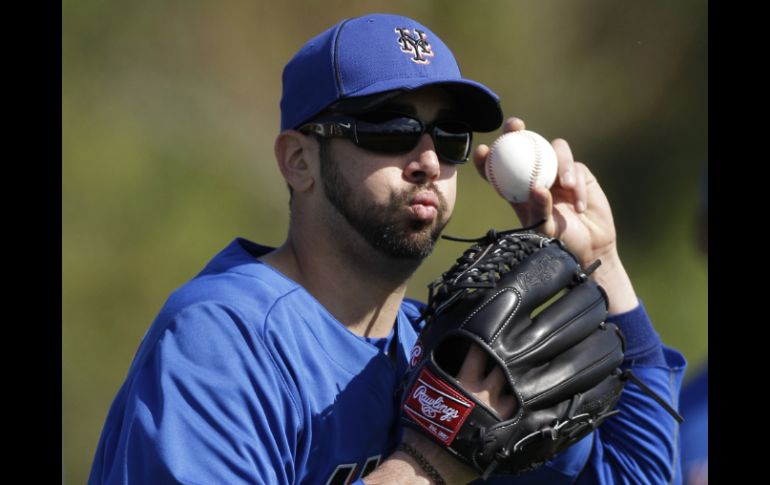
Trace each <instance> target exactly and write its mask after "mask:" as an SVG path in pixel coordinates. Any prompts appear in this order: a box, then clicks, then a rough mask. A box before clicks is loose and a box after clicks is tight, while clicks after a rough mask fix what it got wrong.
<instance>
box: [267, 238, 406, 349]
mask: <svg viewBox="0 0 770 485" xmlns="http://www.w3.org/2000/svg"><path fill="white" fill-rule="evenodd" d="M316 236H317V234H316ZM260 260H262V261H263V262H265V263H267V264H270V265H271V266H273V267H275V268H276V269H278V270H279V271H281V272H282V273H284V274H285V275H286V276H288V277H290V278H291V279H293V280H294V281H296V282H297V283H298V284H300V285H302V286H303V287H304V288H305V289H306V290H307V291H308V292H309V293H310V294H311V295H313V296H314V297H315V298H316V299H317V300H318V301H319V302H320V303H321V304H322V305H323V306H324V307H325V308H326V309H327V310H328V311H329V312H330V313H331V314H332V315H334V317H336V318H337V320H339V321H340V322H341V323H342V324H343V325H345V326H346V327H347V328H348V329H349V330H350V331H351V332H353V333H355V334H356V335H362V336H365V337H385V336H387V335H388V334H389V333H390V331H391V330H392V328H393V324H394V323H395V321H396V316H397V315H398V310H399V308H400V306H401V302H402V300H403V298H404V294H405V293H406V284H407V281H408V279H409V277H410V276H411V274H412V272H413V271H414V268H415V267H416V264H414V263H411V262H409V263H406V262H402V261H393V259H392V258H388V257H387V256H385V255H383V254H381V253H380V252H379V251H377V250H376V249H374V248H371V247H368V248H358V249H357V250H351V249H350V248H347V249H346V248H344V247H342V246H341V245H339V244H337V243H336V241H329V240H328V239H326V238H322V237H315V238H313V239H312V240H311V239H310V238H303V237H302V236H301V235H300V234H297V233H296V231H292V232H290V234H289V238H288V239H287V240H286V242H285V243H284V244H283V245H282V246H281V247H279V248H278V249H276V250H275V251H273V252H271V253H268V254H266V255H265V256H263V257H261V258H260Z"/></svg>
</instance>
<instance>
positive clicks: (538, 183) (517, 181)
mask: <svg viewBox="0 0 770 485" xmlns="http://www.w3.org/2000/svg"><path fill="white" fill-rule="evenodd" d="M557 168H558V162H557V160H556V152H555V151H554V149H553V147H552V146H551V144H550V143H549V142H548V140H546V139H545V138H543V137H542V136H540V135H538V134H537V133H535V132H534V131H529V130H520V131H512V132H510V133H506V134H504V135H502V136H500V137H499V138H498V139H497V140H495V142H494V143H493V144H492V147H491V151H490V153H489V157H488V158H487V163H486V166H485V171H486V174H487V180H488V181H489V183H490V184H491V185H492V187H494V188H495V190H496V191H497V193H498V194H500V195H501V196H502V197H503V198H504V199H506V200H508V201H509V202H517V203H520V202H526V201H527V200H529V192H530V190H532V188H534V187H545V188H551V185H553V183H554V181H555V180H556V171H557Z"/></svg>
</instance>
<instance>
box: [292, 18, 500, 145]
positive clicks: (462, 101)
mask: <svg viewBox="0 0 770 485" xmlns="http://www.w3.org/2000/svg"><path fill="white" fill-rule="evenodd" d="M436 84H438V85H441V87H442V88H443V89H444V90H445V91H447V92H448V93H449V94H450V96H452V98H453V100H454V101H455V103H456V104H457V108H458V114H459V115H460V116H462V117H463V120H462V121H465V122H466V123H468V124H469V125H470V126H471V129H473V130H474V131H481V132H487V131H492V130H495V129H497V128H498V127H499V126H500V125H501V124H502V122H503V112H502V109H501V108H500V98H499V97H498V96H497V95H496V94H495V93H494V92H492V90H490V89H489V88H487V87H486V86H484V85H483V84H481V83H478V82H476V81H471V80H470V79H465V78H463V77H462V75H461V74H460V68H459V66H458V65H457V61H456V60H455V58H454V55H453V54H452V51H450V50H449V48H448V47H447V46H446V44H444V42H443V41H442V40H441V39H439V38H438V36H437V35H436V34H434V33H433V32H432V31H431V30H430V29H428V28H427V27H425V26H424V25H422V24H421V23H419V22H417V21H415V20H412V19H410V18H407V17H402V16H400V15H390V14H372V15H365V16H363V17H357V18H353V19H347V20H343V21H342V22H340V23H338V24H337V25H335V26H333V27H332V28H330V29H328V30H326V31H325V32H323V33H321V34H319V35H318V36H316V37H314V38H312V39H310V40H309V41H308V42H307V43H306V44H305V45H304V46H302V48H301V49H300V50H299V51H298V52H297V53H296V54H295V55H294V57H293V58H292V59H291V60H290V61H289V63H288V64H286V67H285V68H284V70H283V96H282V97H281V131H283V130H290V129H296V128H299V127H300V126H301V125H302V124H303V123H305V122H307V121H310V120H311V119H312V118H313V117H314V116H316V115H317V114H319V113H320V112H322V111H324V110H326V109H328V108H333V109H334V110H335V111H339V112H343V113H356V112H364V111H368V110H371V109H374V108H376V107H377V106H378V105H379V104H381V103H383V102H385V101H386V100H388V99H390V98H392V97H395V96H397V95H399V94H401V93H402V92H404V91H410V90H413V89H417V88H421V87H423V86H428V85H436Z"/></svg>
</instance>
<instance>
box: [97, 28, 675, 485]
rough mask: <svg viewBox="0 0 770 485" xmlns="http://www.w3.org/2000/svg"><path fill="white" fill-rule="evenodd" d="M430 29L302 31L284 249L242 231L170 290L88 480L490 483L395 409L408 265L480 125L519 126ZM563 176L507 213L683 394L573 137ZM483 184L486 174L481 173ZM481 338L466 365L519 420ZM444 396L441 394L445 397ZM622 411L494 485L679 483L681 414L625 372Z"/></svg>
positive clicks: (406, 336)
mask: <svg viewBox="0 0 770 485" xmlns="http://www.w3.org/2000/svg"><path fill="white" fill-rule="evenodd" d="M503 121H504V120H503V114H502V111H501V108H500V103H499V99H498V97H497V96H496V95H495V94H494V93H493V92H492V91H491V90H490V89H488V88H487V87H485V86H484V85H482V84H480V83H478V82H476V81H472V80H469V79H465V78H463V77H462V76H461V74H460V71H459V68H458V66H457V63H456V61H455V58H454V56H453V54H452V52H451V51H450V50H449V49H448V47H447V46H446V45H445V44H444V43H443V42H442V41H441V39H440V38H439V37H438V36H437V35H436V34H435V33H433V32H432V31H431V30H430V29H428V28H427V27H425V26H424V25H422V24H420V23H419V22H417V21H415V20H412V19H409V18H406V17H402V16H397V15H384V14H374V15H367V16H363V17H359V18H354V19H348V20H344V21H342V22H340V23H338V24H337V25H335V26H333V27H331V28H330V29H328V30H326V31H325V32H323V33H321V34H319V35H318V36H316V37H314V38H313V39H311V40H309V41H308V42H307V43H306V44H305V45H304V46H303V47H302V48H301V49H300V50H299V51H298V52H297V53H296V55H295V56H294V57H293V58H292V59H291V60H290V61H289V62H288V64H287V65H286V67H285V69H284V72H283V96H282V99H281V132H280V134H279V135H278V136H277V139H276V142H275V155H276V160H277V163H278V167H279V168H280V171H281V174H282V175H283V177H284V180H285V182H286V184H287V185H288V187H289V191H290V227H289V231H288V235H287V238H286V241H285V242H284V243H283V245H281V246H280V247H278V248H271V247H265V246H262V245H260V244H257V243H254V242H251V241H247V240H245V239H241V238H238V239H235V240H234V241H232V242H231V243H230V244H229V245H228V246H227V247H225V248H224V249H223V250H222V251H221V252H220V253H219V254H217V255H216V256H215V257H214V258H213V259H212V260H211V261H210V262H209V263H208V264H207V265H206V267H205V268H204V269H203V270H202V271H201V272H200V273H199V274H198V275H197V276H196V277H195V278H193V279H192V280H191V281H190V282H188V283H187V284H185V285H184V286H183V287H181V288H180V289H178V290H177V291H175V292H174V293H173V294H172V295H171V296H170V298H169V299H168V301H167V302H166V304H165V305H164V307H163V308H162V309H161V311H160V313H159V315H158V316H157V318H156V320H155V321H154V322H153V324H152V326H151V327H150V328H149V330H148V331H147V333H146V335H145V337H144V339H143V341H142V343H141V345H140V347H139V350H138V352H137V354H136V356H135V358H134V361H133V362H132V364H131V367H130V369H129V372H128V376H127V377H126V380H125V383H124V384H123V386H122V387H121V389H120V390H119V392H118V394H117V396H116V398H115V400H114V402H113V404H112V406H111V408H110V410H109V414H108V416H107V419H106V423H105V425H104V429H103V431H102V435H101V438H100V440H99V444H98V448H97V451H96V456H95V458H94V463H93V467H92V470H91V475H90V479H89V483H90V484H92V485H94V484H102V483H104V484H118V483H142V484H155V483H206V484H209V483H222V484H224V483H226V484H238V483H270V484H290V483H308V484H310V483H317V484H330V485H331V484H347V483H414V484H417V483H423V484H425V483H437V484H439V483H468V482H470V481H472V480H474V479H475V478H476V477H478V476H479V473H478V472H477V471H476V470H474V469H473V468H472V467H470V466H468V465H467V464H465V463H462V462H461V461H459V460H457V459H456V458H455V457H453V456H452V455H451V454H450V453H448V452H447V451H446V450H445V449H444V448H442V447H441V446H440V445H439V444H438V443H436V442H435V441H432V440H430V439H428V438H427V437H425V436H423V435H421V434H420V433H418V432H416V431H415V430H412V429H404V428H403V426H402V424H401V420H400V413H401V406H400V402H401V386H402V382H403V379H404V375H405V372H406V370H407V368H408V367H409V366H410V360H411V359H412V358H413V357H414V355H412V351H413V347H414V344H415V341H416V340H417V338H418V335H419V332H420V330H421V325H422V323H421V320H420V313H421V312H422V311H423V309H424V308H425V306H424V304H423V303H420V302H417V301H413V300H410V299H407V298H405V297H404V295H405V292H406V285H407V282H408V281H409V278H410V276H411V275H412V274H413V272H414V271H415V270H416V268H417V267H418V266H419V265H420V263H421V262H422V261H423V259H424V258H425V257H426V256H427V255H428V254H429V253H430V252H431V250H432V248H433V246H434V244H435V242H436V240H437V238H438V236H439V234H440V233H441V231H442V229H443V228H444V226H445V224H446V223H447V222H448V220H449V218H450V216H451V215H452V210H453V208H454V204H455V200H456V195H457V194H456V181H457V171H458V170H460V169H462V168H461V167H462V164H463V163H464V162H465V161H466V160H468V159H472V160H473V163H474V164H475V165H476V167H477V168H482V167H483V164H484V160H485V158H486V157H487V155H488V150H489V149H488V147H486V146H484V145H480V146H478V147H476V148H475V150H474V149H473V147H472V132H473V131H481V132H488V131H493V130H496V129H498V128H499V127H500V126H501V125H502V126H503V130H504V131H512V130H520V129H523V128H524V123H523V122H522V121H521V120H519V119H516V118H509V119H508V120H507V121H505V122H503ZM554 147H555V149H556V151H557V154H558V157H559V175H558V180H557V183H556V184H555V185H554V187H552V188H551V189H550V190H547V189H543V190H538V191H536V192H534V193H533V196H532V198H531V200H530V201H529V202H528V203H526V204H523V205H520V206H516V207H514V208H515V209H516V211H517V213H518V216H519V219H520V220H521V221H522V222H523V223H524V224H535V223H537V222H538V221H541V220H544V221H545V222H544V223H542V224H539V225H538V230H539V231H541V232H543V233H545V234H547V235H549V236H553V237H558V238H560V239H561V240H563V241H564V243H565V244H566V245H567V246H569V247H570V248H571V250H572V251H573V252H574V253H575V255H576V256H577V257H578V259H579V260H580V262H581V263H584V264H586V265H588V264H590V263H591V262H593V261H595V260H597V259H601V260H602V262H603V264H602V265H601V266H600V267H599V268H598V269H597V270H596V271H595V272H594V273H593V274H592V275H591V278H593V279H594V280H595V281H596V282H597V283H599V284H601V285H602V287H603V288H604V290H605V291H606V294H607V297H608V299H609V302H610V303H609V308H608V311H609V314H610V317H609V320H610V321H611V322H613V323H614V324H616V325H617V326H618V327H619V328H620V329H621V330H622V331H623V333H624V335H625V338H626V342H627V345H626V348H625V360H624V362H623V366H624V367H633V369H634V371H635V373H636V375H637V376H638V378H639V379H640V381H643V382H644V384H645V385H646V386H647V387H649V388H651V389H653V390H654V391H655V392H656V393H657V394H658V395H659V396H661V397H662V399H663V400H664V401H666V402H667V403H669V404H671V405H673V406H675V405H676V402H675V396H678V394H679V385H680V380H681V377H682V373H683V371H684V360H683V358H682V356H681V355H680V354H679V353H678V352H676V351H674V350H672V349H668V348H666V347H664V346H663V345H662V344H661V342H660V339H659V337H658V335H657V333H656V332H655V330H654V329H653V327H652V325H651V323H650V321H649V319H648V317H647V315H646V313H645V311H644V308H643V307H642V305H641V304H640V303H639V301H638V299H637V297H636V295H635V293H634V290H633V287H632V285H631V282H630V281H629V278H628V276H627V274H626V272H625V270H624V269H623V266H622V264H621V261H620V259H619V258H618V253H617V247H616V237H615V228H614V224H613V220H612V215H611V212H610V206H609V203H608V201H607V199H606V198H605V196H604V194H603V192H602V190H601V188H600V186H599V184H598V183H597V181H596V179H595V178H594V176H593V175H592V174H591V172H590V171H589V170H588V168H587V167H586V166H585V165H583V164H580V163H577V162H574V161H573V158H572V155H571V153H570V149H569V146H568V145H567V143H566V142H564V141H563V140H558V141H556V142H554ZM480 172H481V173H482V176H483V170H480ZM488 358H489V357H488V356H486V355H485V354H484V353H483V352H480V351H479V350H478V349H477V348H476V347H471V350H470V351H469V352H468V354H467V356H466V357H465V359H464V361H463V364H462V368H461V369H460V372H459V374H458V377H457V379H458V382H459V383H460V384H462V385H463V386H465V388H466V389H470V390H471V391H470V392H472V394H473V396H474V398H475V399H477V400H478V401H479V403H481V404H483V405H485V406H488V407H489V409H491V410H494V412H495V413H497V414H498V415H499V416H501V417H510V416H513V415H515V413H516V412H517V407H518V404H517V401H516V399H515V398H514V397H513V396H511V395H510V394H509V393H507V392H506V386H505V382H506V381H505V377H504V375H503V372H502V371H501V370H500V368H499V367H495V366H492V367H493V369H492V370H491V371H490V372H488V373H487V371H486V370H485V369H487V360H488ZM433 404H434V405H436V406H438V403H436V402H434V403H433ZM617 409H618V410H619V411H620V413H619V414H616V415H614V416H612V417H611V418H609V419H608V420H607V421H606V422H605V423H604V424H603V425H602V427H601V428H599V430H598V431H594V432H592V433H590V434H589V435H588V436H586V437H585V438H584V439H582V440H580V441H579V442H578V443H576V444H574V445H573V446H571V447H570V448H568V449H567V450H566V451H564V452H563V453H560V454H559V455H557V456H556V457H554V458H553V459H552V460H549V461H548V462H547V463H545V464H544V465H543V466H541V467H540V468H538V469H537V470H534V471H531V472H527V473H523V474H520V475H518V476H505V477H503V476H500V477H494V476H493V478H491V479H490V480H491V481H494V483H509V484H514V483H517V484H518V483H549V484H558V483H593V484H596V483H600V484H602V483H615V482H628V481H634V482H636V483H670V482H679V481H680V477H679V474H678V471H677V463H676V462H677V459H678V457H677V456H676V452H675V450H676V449H677V443H676V436H677V423H676V422H675V420H674V419H673V418H672V417H671V416H670V415H669V414H668V413H667V412H665V410H663V409H662V408H661V407H660V406H659V405H658V404H657V403H656V402H654V400H653V399H652V398H651V397H649V396H648V395H647V394H645V393H644V392H641V390H640V388H639V387H638V386H637V384H635V383H632V382H629V383H628V384H627V385H626V386H625V389H624V391H623V393H622V396H621V398H620V400H619V401H618V404H617Z"/></svg>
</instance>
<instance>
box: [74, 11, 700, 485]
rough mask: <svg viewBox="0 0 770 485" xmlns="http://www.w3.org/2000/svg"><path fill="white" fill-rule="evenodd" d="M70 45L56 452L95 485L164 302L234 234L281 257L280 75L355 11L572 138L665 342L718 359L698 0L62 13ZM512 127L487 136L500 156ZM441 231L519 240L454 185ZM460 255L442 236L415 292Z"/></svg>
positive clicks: (506, 213)
mask: <svg viewBox="0 0 770 485" xmlns="http://www.w3.org/2000/svg"><path fill="white" fill-rule="evenodd" d="M62 5H63V39H62V40H63V45H62V59H63V72H62V136H63V143H62V163H63V166H62V174H63V178H62V191H63V198H62V222H63V234H62V275H63V276H62V325H63V331H62V404H63V406H62V445H63V469H64V471H63V474H64V477H63V479H64V481H65V482H66V483H84V482H85V481H86V479H87V476H88V472H89V470H90V464H91V461H92V458H93V453H94V450H95V447H96V443H97V440H98V437H99V433H100V431H101V426H102V424H103V422H104V419H105V417H106V413H107V410H108V408H109V405H110V403H111V401H112V399H113V397H114V395H115V393H116V392H117V390H118V388H119V387H120V385H121V383H122V381H123V379H124V377H125V374H126V372H127V370H128V367H129V364H130V362H131V359H132V357H133V355H134V352H135V350H136V347H137V345H138V344H139V342H140V340H141V338H142V336H143V334H144V332H145V330H146V329H147V327H148V326H149V324H150V323H151V322H152V320H153V318H154V317H155V315H156V313H157V311H158V310H159V309H160V307H161V306H162V304H163V302H164V301H165V299H166V298H167V296H168V294H169V293H170V292H171V291H172V290H174V289H175V288H177V287H179V286H180V285H182V284H183V283H184V282H185V281H186V280H188V279H189V278H191V277H192V276H194V275H195V274H196V273H197V272H198V271H199V270H200V269H201V268H202V267H203V265H204V264H205V263H206V262H207V261H208V260H209V259H210V258H211V257H212V256H213V255H214V254H215V253H216V252H217V251H219V250H220V249H221V248H223V247H224V246H225V245H226V244H227V243H228V242H230V241H231V240H232V239H233V238H234V237H236V236H244V237H247V238H249V239H252V240H255V241H258V242H261V243H265V244H272V245H278V244H280V243H281V242H282V241H283V239H284V235H285V232H286V229H287V223H288V217H287V213H288V211H287V203H288V193H287V190H286V188H285V185H284V183H283V181H282V179H281V176H280V173H279V172H278V169H277V167H276V165H275V162H274V157H273V146H272V144H273V139H274V137H275V135H276V134H277V131H278V124H279V110H278V101H279V99H280V95H281V84H280V79H281V71H282V69H283V66H284V64H285V63H286V62H287V61H288V59H289V58H290V57H291V56H292V55H293V53H294V52H295V51H296V50H297V49H298V48H299V47H300V46H301V45H302V44H303V43H304V42H305V41H306V40H307V39H309V38H310V37H312V36H314V35H316V34H317V33H319V32H321V31H322V30H325V29H326V28H328V27H329V26H331V25H332V24H334V23H336V22H337V21H338V20H340V19H342V18H345V17H352V16H358V15H363V14H366V13H371V12H390V13H400V14H403V15H407V16H410V17H413V18H416V19H418V20H420V21H421V22H422V23H424V24H426V25H427V26H428V27H430V28H431V30H433V31H434V32H436V34H438V35H439V36H440V37H441V38H442V39H443V40H444V41H445V42H446V43H447V44H448V45H449V46H450V48H451V49H452V50H453V52H454V53H455V55H456V57H457V58H458V60H459V62H460V65H461V68H462V70H463V74H464V75H465V76H466V77H470V78H472V79H476V80H478V81H481V82H483V83H485V84H486V85H487V86H489V87H490V88H492V89H493V90H494V91H495V92H497V93H498V94H499V95H500V97H501V99H502V104H503V109H504V111H505V113H506V115H516V116H519V117H521V118H523V119H524V120H525V121H526V123H527V126H528V128H530V129H533V130H535V131H537V132H539V133H541V134H542V135H544V136H545V137H546V138H549V139H553V138H556V137H564V138H566V139H567V140H568V141H569V142H570V145H571V147H572V150H573V153H574V155H575V157H576V159H577V160H579V161H583V162H585V163H587V164H588V165H589V167H591V169H592V170H593V171H594V172H595V173H596V174H597V177H598V178H599V181H600V182H601V184H602V186H603V187H604V190H605V192H606V193H607V196H608V198H609V199H610V202H611V204H612V206H613V211H614V215H615V220H616V223H617V226H618V233H619V244H620V251H621V256H622V257H623V258H624V261H625V263H626V266H627V269H628V271H629V273H630V274H631V277H632V280H633V281H634V284H635V287H636V290H637V292H638V294H639V295H640V296H641V298H642V299H643V300H644V302H645V304H646V306H647V309H648V310H649V312H650V314H651V315H652V317H653V321H654V322H655V324H656V327H657V328H658V330H659V332H660V334H661V335H662V337H663V340H664V342H666V343H667V344H669V345H672V346H674V347H677V348H679V349H681V350H682V351H683V352H684V354H685V356H686V357H687V358H688V359H689V360H690V361H691V362H698V361H700V360H701V359H703V358H704V357H705V356H706V355H707V346H708V340H707V327H708V317H707V306H708V290H707V265H706V261H705V258H704V257H703V256H702V255H700V254H699V253H698V252H697V250H696V245H695V243H694V239H695V218H694V215H695V212H696V208H697V204H698V197H699V191H700V186H701V177H702V173H703V171H704V169H705V166H706V163H707V157H708V153H707V122H708V106H707V90H708V76H707V51H708V40H707V34H708V32H707V7H708V4H707V2H706V1H702V0H697V1H696V0H679V1H676V2H670V1H663V0H660V1H644V2H642V1H630V0H624V1H621V0H606V1H604V0H603V1H599V0H590V1H588V0H584V1H566V0H565V1H546V2H534V1H530V2H524V1H512V0H508V1H505V0H497V1H491V0H490V1H475V2H471V1H439V0H423V1H420V2H415V1H414V0H412V1H387V2H386V1H357V2H349V1H342V0H323V1H304V2H298V1H286V0H285V1H283V2H265V1H246V0H233V1H227V0H223V1H204V0H184V1H182V0H165V1H161V0H133V1H131V2H117V1H111V2H105V1H103V0H101V1H100V0H68V1H65V2H63V4H62ZM497 134H499V132H498V133H492V134H480V135H477V137H476V141H477V142H483V143H489V142H491V141H492V140H493V139H494V137H495V136H496V135H497ZM459 191H460V196H459V197H460V198H459V200H458V203H457V209H456V213H455V216H454V219H453V221H452V222H451V223H450V225H449V226H448V228H447V231H446V232H447V233H448V234H452V235H458V236H476V235H481V234H483V233H484V232H485V231H486V230H487V229H488V228H489V227H496V228H498V229H504V228H512V227H517V225H518V221H517V220H516V218H515V216H514V215H513V211H512V210H511V209H510V207H509V206H508V205H507V204H506V203H505V202H504V201H503V200H502V199H500V198H499V197H498V196H497V195H496V194H495V193H494V192H493V190H492V189H491V188H490V187H489V186H488V185H487V184H486V183H485V182H484V181H483V180H482V179H481V178H480V177H478V175H477V174H476V173H475V170H473V168H472V167H465V168H464V169H462V170H461V172H460V180H459ZM462 248H463V246H462V245H458V244H457V243H451V242H446V241H444V242H441V243H440V244H439V245H438V248H437V250H436V251H435V253H434V254H433V255H432V256H431V257H430V258H429V259H428V260H427V261H426V263H425V264H424V265H423V267H422V268H421V270H420V271H419V272H418V273H417V275H416V276H415V278H414V281H413V283H412V285H411V286H410V292H409V294H410V296H413V297H418V298H425V296H426V290H425V285H426V284H427V283H428V281H430V280H431V279H433V278H434V277H435V276H437V275H438V274H439V273H440V272H441V271H442V270H443V269H445V268H446V267H447V266H448V264H449V263H451V262H452V260H453V258H454V257H455V256H456V255H457V254H458V251H460V250H461V249H462Z"/></svg>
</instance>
